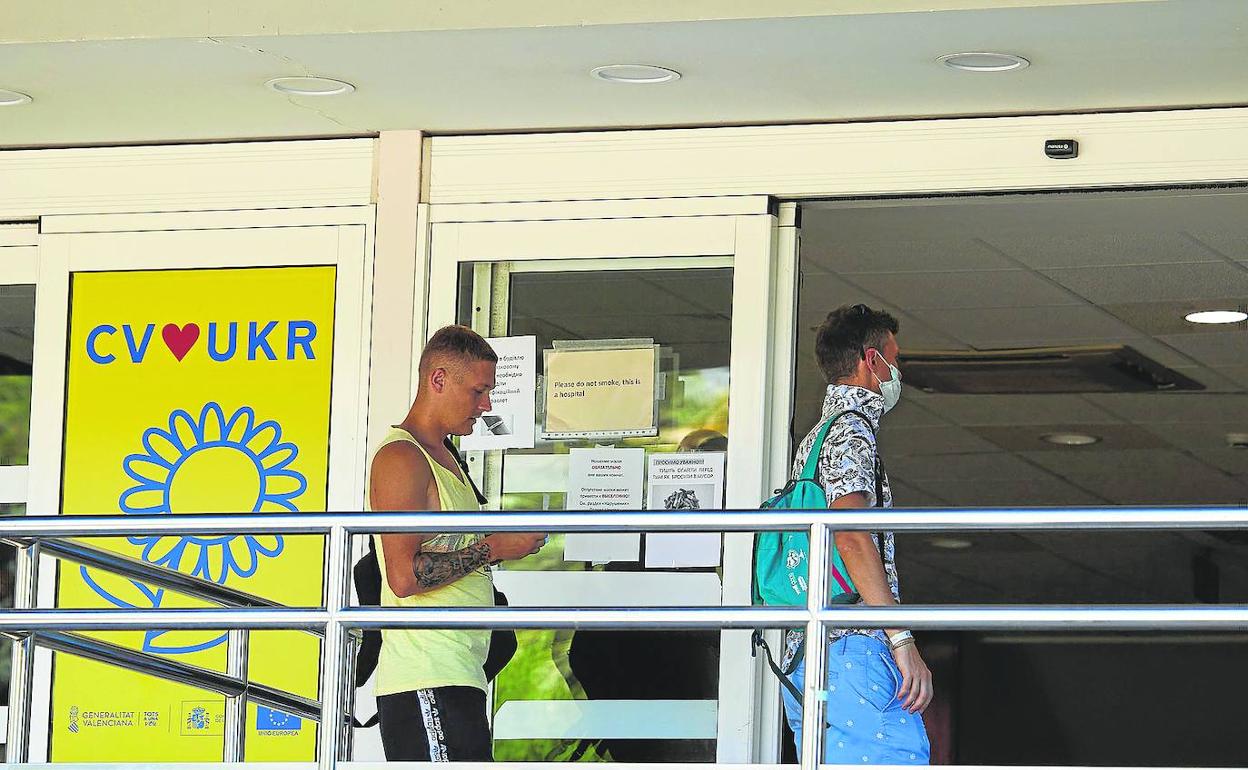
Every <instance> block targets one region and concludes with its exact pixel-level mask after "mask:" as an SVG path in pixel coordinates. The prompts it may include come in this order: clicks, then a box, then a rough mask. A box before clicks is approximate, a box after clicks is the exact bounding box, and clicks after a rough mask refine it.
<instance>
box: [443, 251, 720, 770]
mask: <svg viewBox="0 0 1248 770" xmlns="http://www.w3.org/2000/svg"><path fill="white" fill-rule="evenodd" d="M666 262H668V263H671V262H673V260H667V261H666ZM646 263H649V264H646ZM679 263H680V265H681V266H680V267H679V268H677V269H670V268H663V269H655V268H653V267H651V266H650V265H653V261H650V260H647V261H645V263H643V262H640V261H637V260H613V261H612V262H611V263H608V264H610V265H611V267H610V269H603V264H604V263H603V262H602V261H595V262H592V263H591V262H588V261H581V262H573V263H569V262H563V261H561V262H559V263H550V262H546V263H542V262H528V263H525V262H510V263H509V262H492V263H461V265H460V274H459V302H458V312H457V316H458V321H459V322H460V323H464V324H466V325H470V326H473V327H474V328H476V329H477V331H479V332H481V333H483V334H486V335H487V336H493V337H502V336H522V335H532V336H535V337H536V338H537V349H538V351H539V355H538V360H539V361H540V360H541V353H540V351H543V350H549V349H551V347H552V346H553V345H555V344H556V343H562V342H575V341H582V342H584V341H599V340H618V339H646V340H653V341H654V343H655V344H656V345H657V346H658V349H659V383H660V384H659V387H658V389H657V390H658V435H657V436H654V437H647V438H619V439H608V440H602V439H576V440H566V439H564V440H543V439H542V438H541V422H542V417H541V415H540V414H539V415H538V417H537V422H538V425H537V426H536V434H537V436H538V438H537V440H536V442H535V446H534V447H533V448H532V449H507V450H502V451H492V452H487V453H474V456H473V458H472V459H473V461H474V472H475V473H477V474H479V476H481V477H482V478H483V479H484V482H485V483H484V486H485V490H486V494H487V495H488V496H489V497H490V498H491V502H492V503H495V504H497V505H498V507H500V508H501V509H503V510H560V509H563V508H565V507H566V506H567V504H568V500H567V498H566V491H567V481H568V479H567V476H568V457H569V454H568V453H569V450H571V449H574V448H581V447H593V446H601V445H603V444H612V445H614V446H616V447H633V448H642V449H644V450H645V452H646V454H647V456H649V455H650V454H652V453H666V452H724V451H726V449H727V446H728V441H729V425H728V392H729V359H730V352H731V346H730V343H731V333H732V294H733V270H732V268H731V267H729V266H727V261H726V260H722V259H697V258H695V259H682V260H679ZM642 265H644V266H642ZM587 268H596V269H587ZM539 373H540V368H539ZM541 401H542V399H541V398H540V397H539V399H538V402H539V404H540V403H541ZM646 540H647V538H645V537H644V536H643V537H642V538H641V542H640V550H639V552H638V556H637V558H636V559H635V560H631V559H630V560H627V561H608V562H606V563H594V562H590V561H583V560H579V559H578V558H576V557H575V556H573V557H572V558H571V559H569V558H568V554H567V553H566V552H565V550H564V543H565V539H564V537H563V536H561V535H554V536H552V538H551V541H550V543H549V544H548V545H547V546H546V547H545V548H543V549H542V551H541V553H539V554H538V555H537V556H536V557H532V558H529V559H526V560H524V561H522V562H517V563H515V564H511V565H504V567H503V569H502V570H500V572H499V573H498V584H499V585H500V587H502V588H503V590H504V591H506V592H508V593H509V595H510V599H511V601H512V602H513V603H516V604H521V603H522V604H547V605H549V604H563V603H567V604H595V603H597V604H603V605H624V606H627V605H629V604H632V605H645V604H652V605H661V604H664V603H670V602H672V601H673V599H672V597H673V596H678V595H680V594H682V593H683V594H685V595H687V596H688V603H691V604H718V603H719V601H720V592H721V589H720V586H721V579H722V567H721V566H720V564H721V563H722V562H721V561H720V559H719V558H718V557H717V558H716V559H715V561H716V563H715V564H714V565H712V564H706V566H700V567H683V568H675V569H672V568H669V569H655V568H647V567H646ZM518 572H530V573H531V572H540V573H546V574H543V575H523V574H516V573H518ZM552 573H555V574H552ZM526 578H528V579H526ZM516 593H520V594H528V595H527V596H516V595H514V594H516ZM552 594H555V595H552ZM557 594H563V596H559V595H557ZM519 642H520V644H519V650H518V652H517V654H516V656H515V657H514V658H513V659H512V662H511V663H510V664H509V665H508V667H507V668H506V669H505V670H504V671H503V673H502V674H501V675H500V676H499V678H498V680H497V681H496V683H495V690H494V705H493V708H494V712H495V717H494V719H495V739H496V742H495V757H496V759H499V760H569V759H582V760H591V761H592V760H596V759H597V760H614V761H627V762H676V761H683V762H712V761H715V758H716V747H715V736H716V724H717V719H716V717H717V713H716V712H717V706H718V702H717V699H718V697H719V682H718V679H719V666H720V661H719V652H720V643H719V642H720V634H719V633H718V632H713V631H705V632H671V631H663V632H659V631H619V632H609V631H596V632H586V631H571V630H561V631H522V632H520V633H519Z"/></svg>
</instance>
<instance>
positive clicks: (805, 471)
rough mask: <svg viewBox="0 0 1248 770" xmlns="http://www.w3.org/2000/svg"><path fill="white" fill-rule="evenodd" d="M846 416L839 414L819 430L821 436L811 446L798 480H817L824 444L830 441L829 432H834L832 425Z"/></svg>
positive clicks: (842, 413) (843, 413)
mask: <svg viewBox="0 0 1248 770" xmlns="http://www.w3.org/2000/svg"><path fill="white" fill-rule="evenodd" d="M845 414H846V412H838V413H837V414H836V415H834V416H833V417H832V419H830V420H828V421H827V422H826V423H824V426H823V427H822V428H821V429H820V430H819V435H818V436H816V437H815V443H813V444H811V445H810V452H809V453H808V454H807V455H806V462H805V463H803V464H802V472H801V473H799V474H798V476H797V478H798V479H807V480H809V481H814V480H815V476H816V475H818V473H819V457H820V455H822V454H823V442H825V441H827V440H828V432H829V431H831V430H832V423H834V422H836V421H837V420H839V419H841V417H843V416H844V415H845Z"/></svg>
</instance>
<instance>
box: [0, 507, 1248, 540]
mask: <svg viewBox="0 0 1248 770" xmlns="http://www.w3.org/2000/svg"><path fill="white" fill-rule="evenodd" d="M814 524H821V525H824V526H829V527H833V528H835V529H836V530H838V531H842V532H850V531H871V530H888V531H890V532H975V531H1004V530H1010V531H1019V530H1029V531H1030V530H1188V529H1204V530H1222V529H1248V508H1245V507H1243V506H1199V507H1195V506H1193V507H1132V508H1113V509H1105V508H979V509H975V510H973V511H967V510H956V509H949V508H888V509H880V508H865V509H848V508H845V509H838V510H836V511H835V512H833V511H828V510H808V511H801V510H776V511H761V510H757V509H745V510H728V511H680V512H675V511H666V512H656V511H604V512H602V513H584V512H528V511H523V512H521V511H517V512H511V513H498V512H482V513H480V514H477V513H474V514H472V515H471V516H466V515H464V514H463V513H454V512H435V513H430V512H412V513H402V512H386V513H359V512H343V513H276V514H179V515H176V516H171V515H167V514H148V515H137V514H136V515H126V516H116V515H101V516H12V517H5V518H0V538H13V537H25V538H47V537H115V536H118V535H133V534H136V533H138V534H142V535H147V536H151V535H221V534H251V535H256V534H292V535H295V534H302V535H324V534H327V533H328V532H330V531H331V530H333V529H335V528H339V527H341V528H342V529H343V530H344V531H346V532H347V533H348V534H364V533H368V534H374V533H391V532H420V531H425V532H528V531H534V530H538V531H545V532H612V531H619V532H650V531H654V532H699V531H701V532H760V531H765V530H802V529H807V528H809V527H810V526H812V525H814Z"/></svg>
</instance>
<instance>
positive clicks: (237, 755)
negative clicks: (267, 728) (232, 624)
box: [223, 628, 249, 762]
mask: <svg viewBox="0 0 1248 770" xmlns="http://www.w3.org/2000/svg"><path fill="white" fill-rule="evenodd" d="M248 646H249V632H248V631H247V629H244V628H235V629H232V630H231V631H229V632H228V634H227V636H226V641H225V673H226V674H228V675H229V676H232V677H235V678H236V679H241V680H242V681H244V682H246V681H247V678H248V677H247V648H248ZM246 742H247V692H246V690H244V691H243V692H242V693H240V694H239V695H237V696H234V697H228V696H227V697H226V699H225V750H224V752H223V759H224V761H225V762H242V761H244V749H245V744H246Z"/></svg>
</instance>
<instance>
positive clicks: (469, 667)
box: [369, 428, 494, 695]
mask: <svg viewBox="0 0 1248 770" xmlns="http://www.w3.org/2000/svg"><path fill="white" fill-rule="evenodd" d="M395 441H406V442H408V443H409V444H415V445H416V446H417V447H419V448H420V451H421V453H422V454H423V455H424V456H425V459H426V460H428V461H429V467H430V468H431V469H432V470H433V479H434V481H435V482H437V485H438V502H439V504H440V505H441V506H442V510H444V511H479V510H480V509H481V506H480V505H479V504H478V503H477V496H476V495H475V494H474V493H473V491H472V487H471V486H469V485H468V483H467V480H466V479H465V480H461V479H460V477H459V475H458V474H456V473H452V472H451V471H449V470H447V469H446V468H444V467H442V465H441V464H440V463H439V462H438V461H436V460H434V459H433V458H432V457H430V456H429V453H428V452H426V451H425V448H424V447H423V446H421V445H420V442H418V441H417V440H416V439H415V438H413V437H412V435H411V434H410V433H408V432H407V431H405V430H403V429H402V428H394V429H393V430H391V431H390V433H389V434H387V436H386V438H385V440H384V441H383V442H382V444H381V446H385V445H387V444H391V443H394V442H395ZM378 449H380V447H378ZM369 509H370V510H371V509H372V501H371V499H370V500H369ZM373 538H374V540H375V542H376V546H377V561H378V563H379V565H380V566H381V575H382V580H381V606H383V607H492V606H493V605H494V588H493V583H492V581H491V577H490V571H489V569H488V568H486V567H482V568H481V569H479V570H477V571H475V572H473V573H472V574H469V575H465V576H464V577H462V578H460V579H459V580H456V581H454V582H452V583H448V584H447V585H445V586H443V587H441V588H439V589H437V590H435V591H430V592H428V593H424V594H416V595H414V596H405V597H398V596H395V595H394V592H393V591H391V590H390V585H389V584H388V583H387V582H386V579H385V575H386V557H385V554H384V553H383V551H382V547H381V538H380V537H379V536H378V535H373ZM480 538H481V536H480V535H470V534H446V535H437V536H436V537H434V538H433V539H431V540H428V541H426V542H425V543H424V545H422V546H421V549H422V550H424V551H443V552H445V551H457V550H459V549H461V548H465V547H467V546H469V545H471V544H472V543H475V542H476V541H477V540H479V539H480ZM489 650H490V632H489V631H443V630H432V629H431V630H424V629H422V630H419V631H412V630H403V629H385V630H383V631H382V632H381V656H380V658H379V659H378V661H377V676H376V680H375V683H376V687H375V692H376V694H377V695H390V694H392V693H396V692H407V691H409V690H424V689H428V688H431V687H452V686H457V685H458V686H467V687H477V688H479V689H481V690H484V689H485V688H486V682H485V672H484V671H483V670H482V668H481V666H482V665H483V664H484V663H485V657H486V655H487V654H488V653H489Z"/></svg>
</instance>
